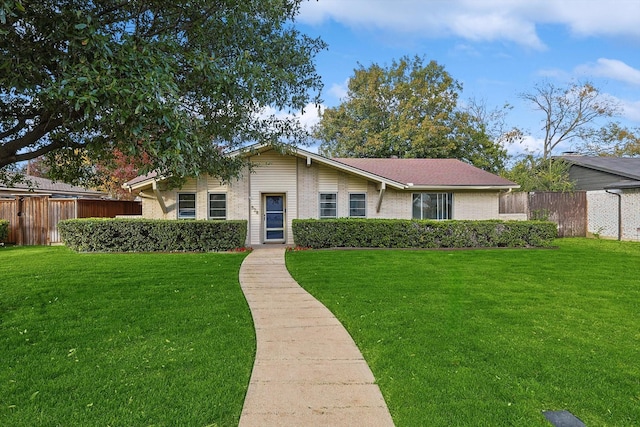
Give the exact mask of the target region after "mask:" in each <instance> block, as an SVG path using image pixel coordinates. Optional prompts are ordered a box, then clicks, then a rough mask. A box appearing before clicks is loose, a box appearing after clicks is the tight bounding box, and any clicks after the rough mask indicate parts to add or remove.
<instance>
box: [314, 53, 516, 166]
mask: <svg viewBox="0 0 640 427" xmlns="http://www.w3.org/2000/svg"><path fill="white" fill-rule="evenodd" d="M461 91H462V85H461V84H460V83H458V82H457V81H456V80H454V79H453V77H451V75H449V73H448V72H446V71H445V69H444V67H443V66H441V65H438V64H437V63H436V62H435V61H431V62H429V63H425V60H424V59H423V58H421V57H418V56H416V57H414V58H410V57H403V58H401V59H400V60H398V61H393V62H392V63H391V65H390V66H389V67H387V68H383V67H381V66H379V65H377V64H373V65H371V66H370V67H369V68H365V67H364V66H362V65H359V67H358V68H356V69H355V70H354V75H353V76H352V77H351V78H350V79H349V83H348V92H347V96H346V98H345V99H344V100H343V102H342V103H341V104H340V105H339V106H338V107H335V108H328V109H326V110H325V111H324V113H323V115H322V119H321V121H320V123H319V124H318V125H317V127H316V128H315V130H314V136H315V137H316V138H318V139H319V140H320V141H321V145H320V152H321V153H323V154H324V155H327V156H332V157H392V156H397V157H400V158H428V157H433V158H445V157H450V158H458V159H461V160H465V161H467V162H469V163H472V164H474V165H476V166H478V167H481V168H483V169H485V170H489V171H494V172H495V171H497V170H499V169H501V168H502V167H503V164H504V161H505V159H506V151H505V150H504V148H503V147H502V146H501V145H500V144H499V143H498V142H496V141H494V140H492V139H491V138H490V137H489V135H488V132H487V124H486V123H485V122H484V121H483V120H482V119H481V116H479V115H476V114H473V112H472V111H468V110H464V109H462V108H460V107H459V106H458V97H459V95H460V93H461Z"/></svg>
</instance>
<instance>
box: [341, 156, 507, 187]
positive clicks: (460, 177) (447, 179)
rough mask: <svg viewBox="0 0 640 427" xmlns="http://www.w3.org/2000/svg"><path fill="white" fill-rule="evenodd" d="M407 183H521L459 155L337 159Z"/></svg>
mask: <svg viewBox="0 0 640 427" xmlns="http://www.w3.org/2000/svg"><path fill="white" fill-rule="evenodd" d="M334 160H336V161H338V162H340V163H344V164H347V165H350V166H353V167H356V168H358V169H362V170H365V171H368V172H371V173H374V174H376V175H379V176H383V177H385V178H388V179H392V180H394V181H398V182H402V183H404V184H405V186H407V187H425V188H439V187H443V188H444V187H447V188H448V187H492V188H499V187H504V188H515V187H517V186H518V185H517V184H516V183H514V182H512V181H509V180H507V179H505V178H502V177H500V176H497V175H494V174H492V173H489V172H486V171H484V170H482V169H479V168H477V167H475V166H472V165H470V164H467V163H464V162H462V161H460V160H457V159H370V158H367V159H360V158H337V159H334Z"/></svg>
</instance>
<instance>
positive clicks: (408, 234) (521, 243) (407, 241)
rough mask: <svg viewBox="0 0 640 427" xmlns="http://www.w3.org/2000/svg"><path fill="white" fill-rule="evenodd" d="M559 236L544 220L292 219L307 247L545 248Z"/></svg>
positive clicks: (299, 243)
mask: <svg viewBox="0 0 640 427" xmlns="http://www.w3.org/2000/svg"><path fill="white" fill-rule="evenodd" d="M556 236H557V225H556V224H555V223H553V222H545V221H498V220H490V221H429V220H424V221H418V220H401V219H335V220H326V219H323V220H317V219H303V220H301V219H297V220H293V237H294V241H295V244H296V245H297V246H301V247H309V248H332V247H354V248H491V247H544V246H549V245H550V244H551V242H552V241H553V239H555V238H556Z"/></svg>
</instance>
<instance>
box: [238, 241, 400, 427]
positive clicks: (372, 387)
mask: <svg viewBox="0 0 640 427" xmlns="http://www.w3.org/2000/svg"><path fill="white" fill-rule="evenodd" d="M240 284H241V286H242V290H243V292H244V294H245V296H246V298H247V301H248V303H249V307H250V309H251V314H252V316H253V321H254V324H255V328H256V338H257V354H256V360H255V365H254V367H253V372H252V374H251V382H250V383H249V389H248V391H247V397H246V399H245V402H244V407H243V409H242V415H241V416H240V426H241V427H253V426H260V427H263V426H356V425H366V426H393V421H392V420H391V415H390V414H389V410H388V409H387V406H386V404H385V401H384V398H383V397H382V394H381V393H380V389H379V388H378V386H377V385H376V384H375V383H374V378H373V374H372V373H371V370H370V369H369V366H368V365H367V363H366V362H365V361H364V359H363V358H362V354H361V353H360V351H359V350H358V348H357V347H356V345H355V343H354V342H353V339H352V338H351V336H350V335H349V333H348V332H347V331H346V330H345V329H344V327H343V326H342V325H341V324H340V322H338V320H337V319H336V318H335V317H334V316H333V315H332V314H331V312H330V311H329V310H328V309H327V308H326V307H325V306H323V305H322V304H320V302H318V301H317V300H316V299H315V298H313V297H312V296H311V295H309V293H307V292H306V291H305V290H304V289H302V288H301V287H300V286H299V285H298V284H297V283H296V282H295V280H293V278H292V277H291V276H290V275H289V273H288V272H287V269H286V267H285V263H284V248H283V247H276V248H260V249H255V250H254V251H253V252H252V253H251V254H250V255H249V256H248V257H247V258H246V259H245V260H244V262H243V264H242V267H241V268H240Z"/></svg>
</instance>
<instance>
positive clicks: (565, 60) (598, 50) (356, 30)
mask: <svg viewBox="0 0 640 427" xmlns="http://www.w3.org/2000/svg"><path fill="white" fill-rule="evenodd" d="M296 27H297V28H299V29H300V30H301V31H302V32H303V33H305V34H308V35H310V36H320V37H322V39H323V40H324V41H325V42H327V43H328V44H329V47H328V50H326V51H324V52H322V53H320V54H319V55H318V57H317V70H318V72H319V74H320V75H321V76H322V78H323V81H324V85H325V88H324V91H323V96H322V97H323V99H324V103H323V105H324V106H327V107H334V106H336V105H338V104H339V103H340V99H341V98H342V97H344V95H345V93H346V82H347V79H348V78H349V77H350V76H351V75H353V70H354V68H356V67H357V65H358V63H360V64H362V65H364V66H365V67H367V66H369V65H370V64H372V63H377V64H379V65H381V66H385V65H389V64H390V63H391V61H392V60H394V59H399V58H400V57H402V56H405V55H409V56H415V55H419V56H424V57H425V59H426V60H435V61H437V62H438V63H439V64H440V65H443V66H444V67H445V69H446V70H447V72H449V73H450V74H451V75H452V76H453V77H454V78H455V79H456V80H458V81H459V82H461V83H462V84H463V93H462V96H461V99H462V100H463V101H464V100H466V99H469V98H476V99H479V100H484V101H485V102H486V103H487V105H488V106H491V107H493V106H495V107H498V106H502V105H503V104H505V103H509V104H511V105H512V106H513V107H514V108H513V110H512V111H511V112H510V114H509V116H508V124H509V125H512V126H518V127H520V128H522V129H524V130H525V131H527V135H528V136H527V138H526V140H525V142H524V144H523V145H522V146H510V147H507V148H508V150H509V152H510V153H512V154H517V153H518V152H522V150H523V149H524V148H527V149H529V150H536V149H538V148H540V146H541V141H540V138H541V137H542V133H541V131H540V128H541V124H540V120H541V119H542V116H540V113H539V112H535V111H533V110H532V109H531V107H530V106H529V105H527V104H526V103H525V102H524V101H523V100H521V99H520V98H519V97H518V94H520V93H522V92H528V91H531V90H532V89H533V87H534V85H535V84H536V83H539V82H541V81H542V80H543V79H546V80H548V81H549V82H551V83H554V84H557V85H558V86H564V85H566V84H568V83H570V82H572V81H585V80H588V81H591V82H593V83H594V84H595V85H596V87H598V88H599V89H601V90H602V92H604V93H606V94H607V95H608V96H612V97H614V98H615V99H616V100H617V101H618V102H619V103H620V104H621V106H622V107H623V113H622V116H621V117H620V118H618V120H619V121H621V122H622V123H623V124H624V125H627V126H630V127H640V1H638V0H606V1H605V0H310V1H307V2H304V3H303V4H302V7H301V10H300V15H299V16H298V19H297V21H296ZM302 120H303V122H305V123H307V124H309V125H311V124H313V123H316V122H317V121H318V118H317V115H316V113H315V111H314V109H313V108H308V109H307V111H306V113H305V114H304V116H303V117H302ZM559 148H560V149H561V150H570V149H572V148H573V147H570V146H565V147H559Z"/></svg>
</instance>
